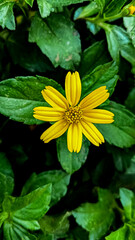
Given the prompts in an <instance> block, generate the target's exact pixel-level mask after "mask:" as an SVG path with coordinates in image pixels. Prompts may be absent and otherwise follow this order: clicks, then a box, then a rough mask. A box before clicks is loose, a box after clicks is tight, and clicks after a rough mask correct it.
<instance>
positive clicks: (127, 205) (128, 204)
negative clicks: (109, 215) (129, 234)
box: [120, 188, 135, 221]
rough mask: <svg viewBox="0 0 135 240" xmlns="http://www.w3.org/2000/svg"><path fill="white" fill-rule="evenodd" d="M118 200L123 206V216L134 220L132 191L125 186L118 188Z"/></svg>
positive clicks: (134, 209)
mask: <svg viewBox="0 0 135 240" xmlns="http://www.w3.org/2000/svg"><path fill="white" fill-rule="evenodd" d="M120 201H121V203H122V206H123V208H124V212H125V216H126V218H127V219H128V220H132V219H134V221H135V196H134V193H133V192H132V191H131V190H129V189H126V188H120Z"/></svg>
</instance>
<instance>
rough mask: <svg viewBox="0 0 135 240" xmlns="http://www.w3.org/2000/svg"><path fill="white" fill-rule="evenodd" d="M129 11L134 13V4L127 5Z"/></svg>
mask: <svg viewBox="0 0 135 240" xmlns="http://www.w3.org/2000/svg"><path fill="white" fill-rule="evenodd" d="M129 11H130V14H131V15H132V14H134V13H135V6H133V5H131V6H130V7H129Z"/></svg>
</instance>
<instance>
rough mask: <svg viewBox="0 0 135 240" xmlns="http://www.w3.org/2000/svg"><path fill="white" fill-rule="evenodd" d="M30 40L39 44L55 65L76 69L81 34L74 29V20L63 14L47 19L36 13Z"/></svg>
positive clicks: (53, 15)
mask: <svg viewBox="0 0 135 240" xmlns="http://www.w3.org/2000/svg"><path fill="white" fill-rule="evenodd" d="M44 36H46V37H44ZM29 41H30V42H35V43H36V44H37V45H38V47H39V48H40V49H41V51H42V52H43V53H44V54H45V55H46V56H47V57H48V58H49V59H50V60H51V62H52V63H53V65H54V67H57V66H61V67H62V68H65V69H74V68H75V66H76V65H78V64H79V62H80V55H79V54H80V52H81V44H80V38H79V34H78V32H77V31H76V30H75V29H74V25H73V22H71V20H70V19H69V18H68V17H65V16H64V15H62V14H52V15H51V16H50V17H48V18H47V19H46V21H43V19H41V18H40V17H39V16H38V15H35V17H34V18H33V20H32V24H31V28H30V33H29Z"/></svg>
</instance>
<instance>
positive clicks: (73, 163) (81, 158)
mask: <svg viewBox="0 0 135 240" xmlns="http://www.w3.org/2000/svg"><path fill="white" fill-rule="evenodd" d="M89 145H90V143H89V141H88V140H87V139H86V138H84V139H83V143H82V148H81V151H80V152H79V153H75V152H73V153H71V152H69V150H68V148H67V135H66V134H64V135H63V136H61V137H60V138H58V139H57V156H58V160H59V162H60V164H61V166H62V168H63V169H64V170H65V171H66V172H67V173H69V174H72V173H74V172H75V171H77V170H78V169H79V168H80V167H81V166H82V164H83V163H85V161H86V159H87V156H88V153H89Z"/></svg>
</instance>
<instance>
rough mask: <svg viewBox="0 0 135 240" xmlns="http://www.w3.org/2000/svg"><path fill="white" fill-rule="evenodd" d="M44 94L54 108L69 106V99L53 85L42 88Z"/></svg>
mask: <svg viewBox="0 0 135 240" xmlns="http://www.w3.org/2000/svg"><path fill="white" fill-rule="evenodd" d="M41 93H42V95H43V97H44V99H45V101H46V102H48V103H49V104H50V105H51V106H52V107H54V108H62V109H67V108H68V106H69V105H68V101H67V100H66V98H65V97H64V96H63V95H62V94H61V93H60V92H59V91H57V90H56V89H55V88H53V87H51V86H47V87H46V88H45V89H44V90H42V92H41Z"/></svg>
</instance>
